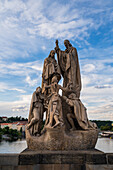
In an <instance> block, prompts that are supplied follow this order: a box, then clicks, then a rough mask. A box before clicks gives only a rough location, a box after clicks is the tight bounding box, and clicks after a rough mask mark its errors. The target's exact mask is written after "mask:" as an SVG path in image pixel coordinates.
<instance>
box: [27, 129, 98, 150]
mask: <svg viewBox="0 0 113 170" xmlns="http://www.w3.org/2000/svg"><path fill="white" fill-rule="evenodd" d="M97 138H98V130H93V129H92V130H87V131H83V130H77V131H73V132H67V133H66V132H65V130H64V128H63V127H62V128H61V127H57V128H46V132H45V133H44V134H43V135H41V136H40V137H35V136H31V135H30V133H29V131H28V130H26V140H27V145H28V148H29V149H32V150H82V149H83V150H86V149H93V148H94V147H95V144H96V141H97Z"/></svg>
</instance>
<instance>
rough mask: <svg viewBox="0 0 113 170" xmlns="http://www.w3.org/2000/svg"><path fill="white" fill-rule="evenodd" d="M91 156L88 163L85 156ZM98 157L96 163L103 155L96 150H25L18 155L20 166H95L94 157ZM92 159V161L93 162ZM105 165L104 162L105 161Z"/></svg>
mask: <svg viewBox="0 0 113 170" xmlns="http://www.w3.org/2000/svg"><path fill="white" fill-rule="evenodd" d="M90 154H91V155H92V160H90V162H89V158H88V156H87V155H90ZM96 156H97V158H99V157H100V159H99V160H98V163H99V161H100V164H101V163H102V161H101V158H102V159H103V153H102V152H100V151H97V150H89V151H88V150H84V151H83V150H81V151H32V150H29V149H26V150H25V151H24V152H22V153H21V154H20V155H19V164H20V165H27V164H28V165H31V164H76V165H84V164H85V163H89V164H96V161H95V157H96ZM93 159H94V160H93ZM105 164H106V161H105Z"/></svg>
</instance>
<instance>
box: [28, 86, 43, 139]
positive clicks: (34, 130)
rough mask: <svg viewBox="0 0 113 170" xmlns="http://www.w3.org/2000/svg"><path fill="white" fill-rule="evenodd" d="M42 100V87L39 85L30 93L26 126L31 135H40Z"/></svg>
mask: <svg viewBox="0 0 113 170" xmlns="http://www.w3.org/2000/svg"><path fill="white" fill-rule="evenodd" d="M43 101H44V95H43V94H42V89H41V88H40V87H38V88H36V91H35V92H34V93H33V95H32V100H31V105H30V111H29V117H28V126H27V129H30V132H31V134H32V135H35V136H36V135H37V136H39V135H40V132H41V128H42V123H43Z"/></svg>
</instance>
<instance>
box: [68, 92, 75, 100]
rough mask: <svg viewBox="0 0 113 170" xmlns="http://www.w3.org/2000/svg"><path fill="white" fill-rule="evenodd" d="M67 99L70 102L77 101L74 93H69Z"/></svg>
mask: <svg viewBox="0 0 113 170" xmlns="http://www.w3.org/2000/svg"><path fill="white" fill-rule="evenodd" d="M69 99H71V100H75V99H77V96H76V94H75V93H71V94H70V95H69Z"/></svg>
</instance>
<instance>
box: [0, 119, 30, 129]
mask: <svg viewBox="0 0 113 170" xmlns="http://www.w3.org/2000/svg"><path fill="white" fill-rule="evenodd" d="M26 124H27V121H18V122H13V123H0V126H1V128H2V129H3V128H5V127H9V128H10V129H16V130H18V131H20V129H21V128H22V132H25V126H26Z"/></svg>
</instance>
